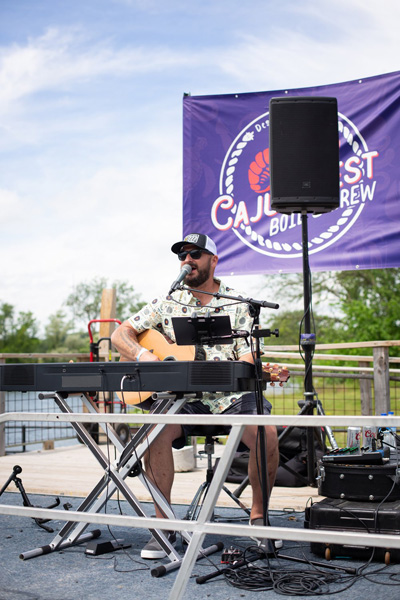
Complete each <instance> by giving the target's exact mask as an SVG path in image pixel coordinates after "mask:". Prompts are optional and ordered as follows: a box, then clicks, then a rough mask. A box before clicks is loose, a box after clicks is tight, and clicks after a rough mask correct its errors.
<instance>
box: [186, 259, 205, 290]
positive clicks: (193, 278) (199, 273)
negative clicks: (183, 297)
mask: <svg viewBox="0 0 400 600" xmlns="http://www.w3.org/2000/svg"><path fill="white" fill-rule="evenodd" d="M191 266H193V265H191ZM210 275H211V257H210V260H209V262H208V264H207V265H206V266H205V267H204V268H203V269H199V268H197V270H196V271H195V273H194V274H193V275H192V274H191V273H190V274H189V275H186V277H185V283H186V285H188V286H189V287H193V288H197V287H200V286H201V285H203V283H205V282H206V281H207V280H208V279H209V277H210Z"/></svg>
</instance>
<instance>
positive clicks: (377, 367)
mask: <svg viewBox="0 0 400 600" xmlns="http://www.w3.org/2000/svg"><path fill="white" fill-rule="evenodd" d="M396 346H400V341H396V340H394V341H377V342H363V343H354V344H329V345H318V353H316V354H315V355H314V359H313V373H314V375H313V382H314V388H315V390H316V392H317V394H318V399H319V400H320V401H321V403H322V405H323V407H324V411H325V413H326V414H327V415H374V414H381V413H388V412H389V411H393V412H394V413H395V414H400V368H397V367H398V366H399V367H400V364H399V363H400V358H398V357H391V356H390V354H389V352H390V348H391V347H396ZM354 348H356V349H358V350H360V351H365V349H367V348H368V349H372V352H373V354H371V355H370V356H369V355H365V354H362V355H357V356H356V355H351V354H345V355H343V354H339V353H338V350H345V351H349V350H350V349H354ZM320 350H321V351H322V350H324V351H326V352H325V353H321V352H320ZM332 352H335V353H334V354H332ZM117 356H118V355H115V354H114V355H113V357H117ZM6 360H7V361H8V362H10V361H16V360H18V361H20V362H21V361H22V362H23V361H40V362H50V361H56V362H61V361H70V360H73V361H88V360H89V354H84V353H80V354H57V353H52V354H0V364H1V363H4V362H5V361H6ZM265 360H267V361H270V362H278V363H280V364H284V365H286V366H288V368H289V369H290V372H291V377H290V379H289V381H288V382H287V383H286V384H285V385H284V386H283V387H279V386H277V385H276V386H275V387H270V386H268V388H267V390H266V394H267V397H268V399H269V400H270V401H271V403H272V405H273V412H274V414H285V415H295V414H296V413H297V412H298V411H299V405H298V403H299V401H302V400H303V399H304V398H303V382H304V369H303V365H302V364H301V356H300V353H299V349H298V347H296V346H266V347H265ZM76 402H80V401H79V399H78V397H77V399H76ZM113 402H114V400H113ZM49 408H50V407H49V406H48V404H47V401H43V400H39V399H38V395H37V394H36V393H33V392H29V393H28V392H27V393H17V392H1V391H0V413H4V412H21V413H30V412H47V411H49ZM75 408H76V409H78V408H79V407H78V406H74V409H75ZM51 409H53V407H51ZM114 412H117V413H118V412H120V403H119V402H118V403H117V402H115V408H114ZM340 431H342V430H341V428H335V429H334V432H335V433H336V432H340ZM75 439H76V436H75V433H74V431H73V429H72V428H71V427H70V426H68V424H65V423H60V422H59V423H55V424H52V425H49V424H46V425H43V424H39V423H36V424H33V425H32V424H30V423H29V422H27V421H25V420H21V421H20V422H14V423H12V424H10V423H3V424H2V425H0V456H1V455H4V454H5V453H9V452H23V451H25V450H27V449H37V447H38V445H40V446H43V447H49V448H51V447H54V445H63V444H66V443H70V442H71V441H73V440H75Z"/></svg>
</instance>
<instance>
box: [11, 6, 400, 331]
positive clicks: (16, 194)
mask: <svg viewBox="0 0 400 600" xmlns="http://www.w3.org/2000/svg"><path fill="white" fill-rule="evenodd" d="M399 23H400V3H399V2H398V0H381V2H376V1H375V0H302V1H300V0H280V1H279V2H276V1H275V2H271V1H269V0H256V1H252V0H249V2H243V1H240V2H239V1H237V0H230V1H229V2H228V1H225V0H221V1H220V0H214V1H208V0H206V1H204V0H202V1H190V0H186V1H183V0H182V1H181V0H170V1H168V2H162V1H161V0H148V1H146V0H79V1H78V0H69V2H66V1H60V0H0V247H1V263H2V269H1V271H2V276H1V282H0V301H1V302H9V303H11V304H13V305H14V306H15V307H16V309H17V310H18V311H20V310H24V311H26V310H31V311H32V312H33V313H34V315H35V316H36V317H37V318H38V320H39V321H40V322H41V323H43V324H44V323H45V322H46V321H47V318H48V317H49V315H51V314H54V313H55V312H56V311H57V310H58V309H60V308H61V306H62V302H63V301H64V300H65V299H66V297H67V296H68V294H69V293H70V291H71V288H72V286H74V285H75V284H77V283H79V282H81V281H89V280H90V279H92V278H93V277H96V276H105V277H107V278H108V280H109V281H112V280H116V279H122V280H126V281H129V282H130V283H132V284H133V285H134V287H135V289H136V290H137V292H139V293H140V294H141V295H142V297H143V298H144V299H148V298H151V297H152V296H154V295H155V294H156V293H158V292H160V291H167V288H168V287H169V284H170V283H171V282H172V281H173V280H174V279H175V277H176V275H177V274H178V271H179V264H178V262H177V260H176V258H175V257H174V256H173V255H172V254H170V252H169V247H170V245H171V243H173V242H174V241H176V240H178V239H179V238H180V236H181V232H182V97H183V94H184V93H185V92H190V93H191V94H192V95H202V94H221V93H236V92H241V93H242V92H255V91H270V90H280V89H290V88H298V87H308V86H316V85H324V84H329V83H336V82H340V81H349V80H353V79H359V78H365V77H370V76H373V75H378V74H381V73H389V72H392V71H397V70H399V56H400V41H399V39H400V37H399V34H398V25H399ZM230 282H231V283H232V284H234V285H235V286H236V287H239V288H244V289H246V288H247V291H249V293H253V292H254V293H255V292H257V291H259V290H260V287H261V284H265V281H261V278H260V277H258V278H256V277H250V276H247V277H245V276H243V277H241V278H235V279H232V280H231V281H230ZM264 296H265V294H264ZM265 299H272V300H274V301H275V300H276V299H274V298H267V297H266V298H265Z"/></svg>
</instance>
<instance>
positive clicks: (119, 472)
mask: <svg viewBox="0 0 400 600" xmlns="http://www.w3.org/2000/svg"><path fill="white" fill-rule="evenodd" d="M167 365H170V366H167ZM178 365H179V367H178ZM121 367H122V365H121V363H102V364H101V366H99V363H86V364H85V363H74V364H71V363H67V364H51V365H46V364H37V365H4V366H2V367H1V368H0V388H2V389H17V388H18V389H21V388H22V390H24V389H25V390H27V389H29V390H32V389H36V390H40V389H42V390H43V389H46V388H47V389H48V386H49V385H51V384H53V383H55V382H56V383H57V385H58V386H59V387H60V388H62V390H61V391H58V392H50V393H46V392H41V393H40V394H39V398H42V399H45V398H52V399H54V401H55V403H56V404H57V406H58V407H59V409H60V410H61V411H62V412H63V413H70V414H73V412H74V411H73V410H72V409H71V407H70V405H69V403H68V398H69V394H70V393H74V394H76V393H77V391H76V386H77V385H81V386H82V387H84V388H86V391H87V389H88V386H92V387H94V388H96V389H94V390H93V391H104V386H105V382H104V373H106V374H107V377H106V380H107V382H108V386H107V387H108V388H111V390H109V391H117V389H118V388H117V386H116V379H115V378H114V375H115V373H118V376H119V374H120V369H121ZM24 368H26V369H25V371H24ZM122 368H123V370H124V373H127V372H129V369H132V372H134V373H135V374H136V377H135V378H133V379H131V380H130V381H129V380H128V381H127V382H126V384H125V388H126V389H128V390H138V389H140V388H141V386H144V387H146V389H148V385H150V384H149V383H148V379H149V381H151V383H152V384H154V383H155V380H156V379H157V378H156V377H150V375H151V373H152V372H153V374H155V373H157V370H159V369H161V371H163V372H164V375H165V373H168V372H171V373H175V374H174V375H173V376H171V377H166V379H165V378H164V376H163V378H162V381H168V385H169V386H171V387H173V388H175V391H174V392H169V393H165V392H158V393H156V396H157V399H158V400H160V401H159V403H157V405H156V408H155V409H154V411H152V413H153V414H168V415H174V414H177V413H178V412H179V411H180V410H181V408H182V406H183V405H184V404H185V403H186V402H187V401H188V400H189V399H190V398H192V397H193V396H195V395H196V389H197V390H198V391H200V390H201V389H203V388H204V387H212V386H214V387H216V388H217V389H218V390H219V391H227V390H232V389H233V390H250V389H252V386H253V383H254V380H253V366H252V365H249V364H246V363H237V362H229V361H226V362H225V361H221V362H219V363H215V362H209V361H204V362H202V361H198V362H188V363H185V362H180V363H165V362H161V363H160V362H158V363H157V362H156V363H147V364H146V363H142V365H140V367H139V366H138V363H124V364H123V367H122ZM177 368H178V371H177ZM140 370H142V371H143V373H142V377H141V376H140V375H139V376H137V374H138V371H140ZM100 372H101V373H102V374H103V378H99V375H98V373H100ZM176 372H179V375H176ZM23 373H24V374H25V380H24V381H25V383H24V384H23V385H21V375H22V374H23ZM26 373H28V375H27V374H26ZM49 374H50V375H49ZM213 377H214V378H215V379H214V381H215V380H218V381H219V383H218V384H216V383H214V384H211V383H209V384H208V385H207V384H204V383H201V381H203V382H204V381H207V380H208V381H209V380H210V379H211V378H213ZM85 378H87V380H88V381H87V382H86V383H85ZM18 382H19V383H18ZM78 382H79V383H78ZM183 383H184V384H185V386H187V387H188V388H190V389H191V390H193V391H191V392H190V393H185V394H183V393H179V392H177V391H176V389H178V388H179V387H180V386H182V385H183ZM161 385H163V384H162V383H157V387H161ZM71 386H72V387H73V389H72V390H71ZM81 398H82V402H83V405H84V406H85V408H86V409H87V410H88V412H89V413H92V414H96V413H98V410H97V407H96V404H95V403H94V402H93V401H92V400H91V398H90V396H89V394H88V393H82V394H81ZM71 425H72V427H73V428H74V429H75V431H76V433H77V435H78V436H79V437H80V439H81V440H82V442H83V443H84V444H85V445H86V446H87V448H88V449H89V450H90V451H91V452H92V454H93V455H94V457H95V458H96V460H97V462H98V463H99V464H100V466H101V467H102V469H103V471H104V476H102V477H101V479H100V480H99V481H98V483H97V484H96V486H95V487H94V488H93V490H92V491H91V492H90V493H89V495H88V496H87V497H86V498H85V499H84V500H83V502H82V503H81V504H80V505H79V507H78V509H77V511H78V512H83V513H87V514H95V513H98V512H99V511H100V510H101V509H102V508H103V507H104V505H105V504H106V502H107V501H108V500H109V499H110V498H111V497H112V496H113V494H114V493H115V492H116V491H117V490H118V491H119V492H120V493H121V494H122V496H124V498H125V499H126V500H127V501H128V503H129V504H130V505H131V507H132V508H133V510H134V511H135V513H136V514H137V515H138V516H142V517H147V515H146V513H145V512H144V510H143V508H142V506H141V504H140V502H139V500H138V499H137V498H136V496H135V495H134V494H133V492H132V490H131V489H130V488H129V486H128V485H127V483H126V482H125V479H126V478H127V477H128V476H130V475H135V476H137V477H138V478H139V479H140V480H141V481H142V483H143V484H144V485H145V486H146V488H147V489H148V490H149V492H150V493H151V496H152V498H153V500H154V502H156V503H157V505H158V506H159V507H160V509H161V510H162V512H163V513H164V514H165V517H166V518H170V519H175V515H174V512H173V510H172V507H171V506H170V504H169V503H168V501H167V500H166V498H165V497H164V496H163V495H162V494H161V492H160V491H159V490H158V489H157V487H156V486H155V485H154V484H153V483H152V482H151V480H150V479H149V478H148V477H147V476H146V474H145V472H144V471H143V470H142V468H141V459H142V458H143V456H144V454H145V453H146V452H147V450H148V449H149V446H151V444H152V443H153V441H154V440H155V439H156V437H157V436H158V435H159V434H160V433H161V431H162V429H163V428H164V427H165V425H164V424H156V425H154V424H145V425H143V426H142V427H141V428H140V429H139V431H138V432H137V433H136V434H135V435H134V436H133V437H132V439H131V440H130V441H129V442H128V444H127V445H126V446H123V444H122V443H121V441H120V439H119V437H118V436H117V434H116V433H115V430H114V428H112V427H110V426H109V425H108V424H104V423H100V427H101V428H102V429H103V431H104V433H105V435H106V437H107V440H108V441H109V442H110V443H112V444H113V445H114V446H115V448H116V450H117V452H118V453H119V455H120V457H119V460H118V462H117V464H116V465H114V464H110V459H109V458H108V456H106V455H105V454H104V452H103V451H102V450H101V448H100V447H99V445H98V444H97V443H96V441H95V440H94V439H93V438H92V436H91V435H90V433H89V432H88V430H87V429H86V427H85V426H84V425H83V423H80V422H71ZM87 526H88V524H87V523H84V522H78V523H77V522H75V521H69V522H66V523H65V524H64V526H63V527H62V528H61V530H60V531H59V533H58V534H57V535H56V536H55V537H54V538H53V540H52V541H51V542H50V543H49V544H47V545H45V546H42V547H39V548H35V549H33V550H30V551H27V552H23V553H22V554H21V555H20V557H21V558H22V559H24V560H26V559H29V558H34V557H36V556H40V555H43V554H49V553H51V552H54V551H58V550H62V549H64V548H67V547H70V546H72V545H77V544H82V543H86V542H88V541H90V540H92V539H94V538H97V537H99V536H100V531H99V530H94V531H92V532H89V533H86V534H85V533H84V531H85V529H86V528H87ZM150 531H151V533H152V535H153V536H154V537H155V538H156V540H157V541H158V543H159V544H160V546H161V547H162V548H163V550H164V551H165V553H166V556H167V558H168V559H169V561H170V562H169V563H168V564H167V565H165V566H164V568H163V572H164V573H165V572H168V571H170V570H173V569H177V568H179V567H180V565H181V563H182V560H183V557H182V556H181V555H180V554H179V553H178V552H177V551H176V550H175V548H174V547H173V546H172V545H171V543H170V542H169V540H168V537H167V536H166V535H165V533H164V532H163V531H162V530H159V529H151V530H150ZM181 534H182V537H183V538H184V539H185V540H186V541H187V542H188V543H189V542H190V540H191V534H189V533H187V532H184V531H182V532H181ZM220 549H222V544H214V545H212V546H209V547H207V548H202V549H201V550H200V552H199V554H198V558H201V557H202V556H206V555H208V554H211V553H213V552H216V551H218V550H220Z"/></svg>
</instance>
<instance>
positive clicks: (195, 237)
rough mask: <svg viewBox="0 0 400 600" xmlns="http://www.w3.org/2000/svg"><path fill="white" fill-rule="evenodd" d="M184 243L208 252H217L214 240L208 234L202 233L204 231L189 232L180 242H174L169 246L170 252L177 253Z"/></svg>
mask: <svg viewBox="0 0 400 600" xmlns="http://www.w3.org/2000/svg"><path fill="white" fill-rule="evenodd" d="M185 244H193V246H198V248H202V249H203V250H207V252H209V253H210V254H217V246H216V245H215V242H213V240H212V239H211V238H210V237H208V235H204V233H189V234H188V235H186V236H185V237H184V239H183V240H182V241H181V242H176V243H175V244H173V245H172V246H171V250H172V252H174V254H178V253H179V252H180V251H181V248H182V246H184V245H185Z"/></svg>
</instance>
